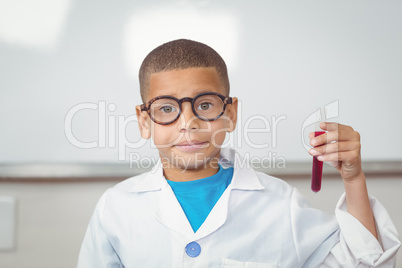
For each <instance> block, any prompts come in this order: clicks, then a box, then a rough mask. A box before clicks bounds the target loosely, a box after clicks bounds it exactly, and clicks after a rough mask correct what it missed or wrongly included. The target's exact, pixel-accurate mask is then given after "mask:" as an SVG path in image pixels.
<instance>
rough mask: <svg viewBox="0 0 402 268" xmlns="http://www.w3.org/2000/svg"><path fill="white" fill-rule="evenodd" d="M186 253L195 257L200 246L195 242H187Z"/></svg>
mask: <svg viewBox="0 0 402 268" xmlns="http://www.w3.org/2000/svg"><path fill="white" fill-rule="evenodd" d="M186 253H187V255H188V256H190V257H192V258H195V257H197V256H198V255H200V253H201V247H200V245H199V244H198V243H197V242H191V243H188V245H187V246H186Z"/></svg>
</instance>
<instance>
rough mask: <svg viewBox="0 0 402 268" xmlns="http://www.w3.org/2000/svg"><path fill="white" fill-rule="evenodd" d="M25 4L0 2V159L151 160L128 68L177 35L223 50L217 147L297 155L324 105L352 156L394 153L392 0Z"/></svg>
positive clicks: (397, 126) (303, 157) (401, 87)
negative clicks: (225, 83)
mask: <svg viewBox="0 0 402 268" xmlns="http://www.w3.org/2000/svg"><path fill="white" fill-rule="evenodd" d="M35 2H37V1H21V0H18V1H17V0H15V1H8V2H1V3H0V18H1V20H0V76H1V79H0V162H2V163H32V162H40V163H75V162H88V163H117V162H118V163H122V162H131V161H133V159H140V158H141V159H144V158H145V157H148V159H151V160H152V159H157V151H156V149H155V148H154V146H153V144H152V142H151V141H145V140H142V139H141V138H140V134H139V130H138V126H137V122H136V119H135V105H138V104H141V100H140V94H139V85H138V79H137V73H138V68H139V65H140V63H141V61H142V59H143V58H144V57H145V55H146V54H147V53H148V52H149V51H150V50H152V49H153V48H155V47H156V46H158V45H160V44H162V43H164V42H167V41H170V40H173V39H177V38H188V39H193V40H197V41H201V42H204V43H206V44H208V45H210V46H212V47H213V48H215V49H216V50H217V51H218V52H219V53H220V54H221V55H222V56H223V58H224V59H225V60H226V63H227V65H228V69H229V78H230V82H231V93H230V95H231V96H236V97H237V98H238V99H239V105H240V107H239V121H238V125H237V130H236V131H235V132H234V133H233V134H231V135H229V136H228V137H227V143H226V144H227V145H228V146H233V147H235V148H237V149H238V151H239V152H241V153H242V154H249V155H250V157H259V158H260V159H261V158H269V157H271V160H272V161H274V160H275V159H277V160H278V161H282V160H284V161H307V160H310V156H309V155H308V154H307V152H306V149H305V148H304V146H303V142H302V140H303V134H302V133H303V123H304V122H305V121H306V119H307V118H308V117H309V116H310V115H311V114H312V113H314V111H315V110H316V108H317V106H321V107H323V106H326V105H329V104H333V103H336V107H337V115H336V116H335V117H334V118H333V119H332V120H333V121H336V122H339V123H343V124H347V125H351V126H352V127H353V128H354V129H356V130H357V131H359V133H360V134H361V137H362V157H363V160H376V161H377V160H378V161H395V160H398V161H399V160H402V150H401V149H402V139H401V138H400V133H401V132H402V124H401V119H400V117H401V115H402V105H400V102H401V98H402V93H401V92H402V79H401V74H402V64H401V62H402V52H401V47H402V31H401V29H402V17H401V15H400V14H401V13H402V2H401V1H390V0H383V1H371V0H357V1H322V0H312V1H251V2H250V1H249V2H246V1H229V0H221V1H212V0H200V1H186V0H178V1H119V2H118V3H117V2H111V1H96V2H95V1H89V0H80V1H70V0H57V1H56V0H46V1H41V2H40V3H41V4H40V5H39V4H35ZM43 2H48V3H43ZM66 122H67V123H66ZM275 122H276V123H275ZM66 124H67V125H69V126H70V130H69V131H66ZM274 126H276V127H275V128H274ZM310 127H311V126H310ZM310 127H308V128H306V129H305V130H311V128H310ZM245 129H247V130H245ZM256 129H257V130H256ZM71 135H73V137H74V139H72V138H71ZM304 140H305V138H304ZM129 147H131V148H129Z"/></svg>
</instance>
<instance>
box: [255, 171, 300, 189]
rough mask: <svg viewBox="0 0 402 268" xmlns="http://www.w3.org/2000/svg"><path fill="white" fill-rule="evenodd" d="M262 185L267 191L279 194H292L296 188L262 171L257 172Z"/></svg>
mask: <svg viewBox="0 0 402 268" xmlns="http://www.w3.org/2000/svg"><path fill="white" fill-rule="evenodd" d="M255 173H256V175H257V177H258V179H259V181H260V183H261V184H262V185H263V186H264V187H265V189H266V190H267V191H272V192H275V193H278V194H281V195H283V194H292V192H293V191H294V189H295V188H294V187H293V186H291V185H290V184H289V183H287V182H286V181H284V180H282V179H280V178H277V177H273V176H270V175H268V174H266V173H264V172H261V171H255Z"/></svg>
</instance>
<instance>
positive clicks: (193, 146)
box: [175, 141, 208, 152]
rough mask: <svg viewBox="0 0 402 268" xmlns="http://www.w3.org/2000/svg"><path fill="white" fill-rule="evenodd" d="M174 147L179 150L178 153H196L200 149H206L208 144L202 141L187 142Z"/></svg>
mask: <svg viewBox="0 0 402 268" xmlns="http://www.w3.org/2000/svg"><path fill="white" fill-rule="evenodd" d="M175 147H176V148H177V149H179V150H180V151H184V152H194V151H198V150H200V149H203V148H206V147H208V142H207V141H204V142H201V141H189V142H187V141H186V142H182V143H179V144H176V145H175Z"/></svg>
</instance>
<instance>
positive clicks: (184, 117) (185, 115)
mask: <svg viewBox="0 0 402 268" xmlns="http://www.w3.org/2000/svg"><path fill="white" fill-rule="evenodd" d="M178 121H179V127H180V131H182V130H186V131H188V130H195V129H198V128H199V118H198V117H197V116H196V115H195V114H194V113H193V110H192V108H191V102H187V101H186V102H183V103H182V111H181V115H180V117H179V119H178Z"/></svg>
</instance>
